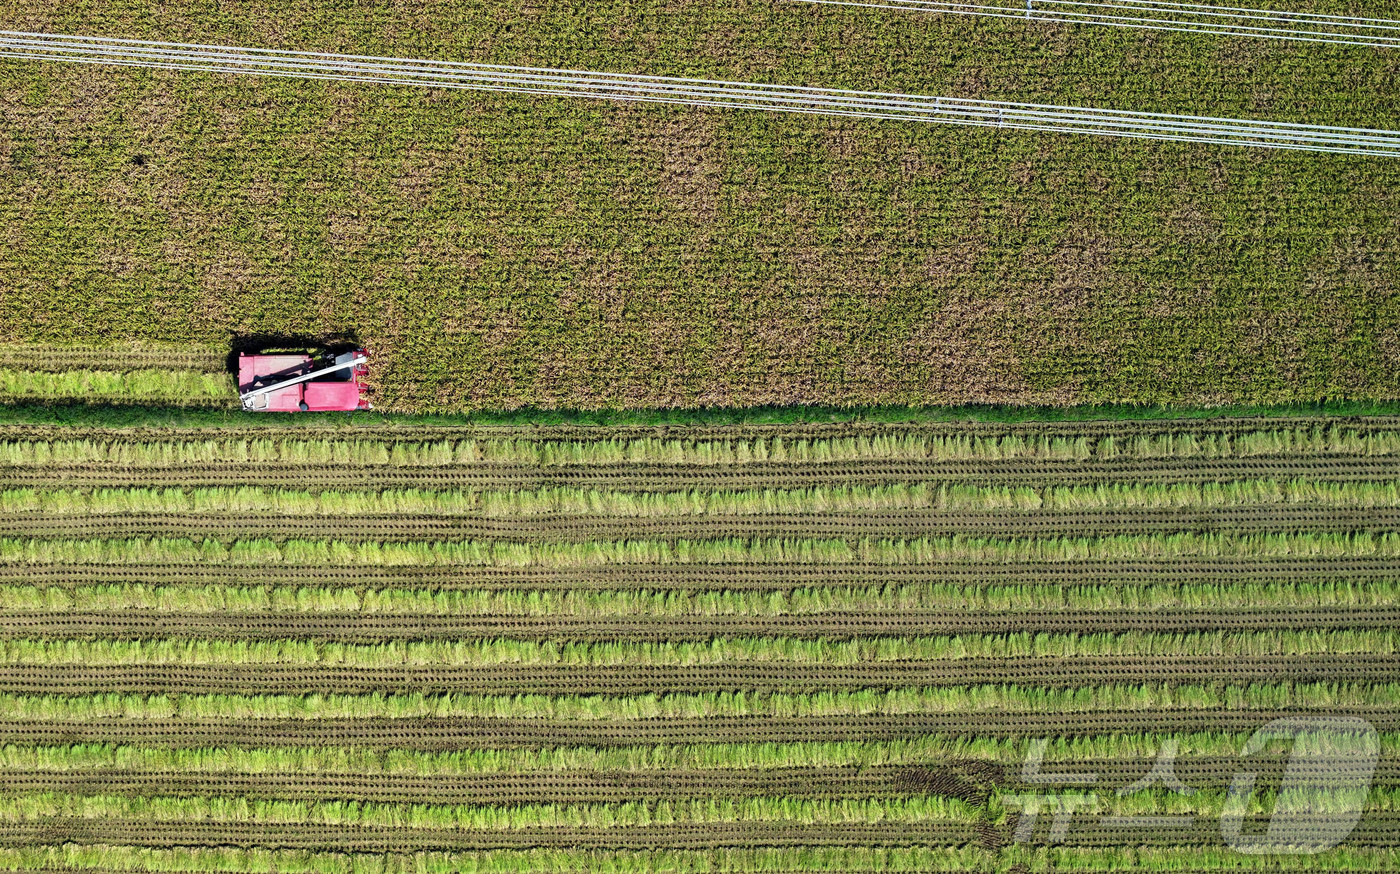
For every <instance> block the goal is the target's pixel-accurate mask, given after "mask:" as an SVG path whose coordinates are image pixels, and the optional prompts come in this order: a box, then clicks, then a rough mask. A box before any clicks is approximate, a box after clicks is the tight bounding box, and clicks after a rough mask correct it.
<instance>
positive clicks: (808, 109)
mask: <svg viewBox="0 0 1400 874" xmlns="http://www.w3.org/2000/svg"><path fill="white" fill-rule="evenodd" d="M0 57H8V58H20V59H26V60H43V61H64V62H70V63H84V64H113V65H121V66H131V67H148V68H156V69H164V70H193V71H204V72H214V73H238V74H248V75H259V76H286V77H297V78H304V79H319V80H329V81H338V82H373V83H381V84H394V85H418V86H425V85H426V86H432V87H438V88H459V89H471V90H479V91H503V92H510V93H518V94H545V95H557V96H571V97H594V98H602V99H607V100H619V101H629V102H644V103H668V104H679V105H683V106H701V107H717V108H728V109H759V110H767V111H774V112H793V113H806V114H812V115H832V116H846V117H854V118H871V119H888V120H897V121H920V122H933V123H940V124H954V125H969V126H978V127H997V128H1004V129H1007V130H1026V131H1042V132H1054V133H1079V134H1092V135H1098V136H1117V137H1133V138H1138V139H1150V140H1166V141H1178V142H1192V143H1210V144H1219V145H1238V146H1259V147H1266V148H1275V149H1294V150H1305V151H1312V152H1327V153H1335V154H1353V155H1377V156H1385V157H1400V133H1397V132H1394V131H1383V130H1369V129H1365V128H1349V127H1327V126H1321V125H1305V124H1291V123H1286V122H1270V121H1253V120H1243V119H1232V118H1214V117H1207V116H1190V115H1165V114H1160V113H1144V112H1131V111H1122V110H1112V109H1087V108H1080V107H1070V106H1047V105H1039V104H1031V103H1007V102H997V101H988V100H966V99H961V98H954V97H927V96H922V95H916V94H893V93H882V92H873V91H846V90H838V89H830V88H807V87H798V86H786V85H764V84H757V83H751V82H723V81H712V80H705V79H679V78H672V77H666V76H641V75H632V74H624V73H600V72H589V71H582V70H554V69H540V68H532V67H507V66H497V65H489V64H469V63H460V62H452V61H426V60H408V59H403V58H382V57H367V56H361V55H337V54H325V53H318V52H292V51H282V50H275V49H252V48H237V47H232V46H217V45H199V44H182V43H167V42H150V41H145V40H126V39H109V38H105V37H85V36H65V35H57V34H41V33H15V32H8V31H0Z"/></svg>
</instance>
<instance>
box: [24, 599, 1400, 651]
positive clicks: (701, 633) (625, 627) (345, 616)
mask: <svg viewBox="0 0 1400 874" xmlns="http://www.w3.org/2000/svg"><path fill="white" fill-rule="evenodd" d="M1397 626H1400V608H1392V609H1370V610H1368V609H1364V608H1337V609H1323V610H1317V609H1314V610H1305V609H1297V610H1257V609H1244V610H1237V611H1212V610H1190V609H1176V608H1171V609H1162V610H1069V609H1066V610H1061V611H1025V612H995V613H992V612H980V611H965V612H950V611H908V612H900V613H895V612H879V611H871V612H849V611H841V612H836V611H833V612H829V613H817V614H791V615H780V616H742V615H740V616H732V615H721V616H655V617H651V616H500V615H491V616H472V615H451V616H447V615H444V616H436V615H421V614H389V615H381V614H358V613H255V612H239V613H165V612H155V611H144V610H142V611H137V610H132V611H123V612H102V613H85V612H84V613H5V614H0V639H11V640H14V639H32V640H40V639H44V638H61V639H75V638H101V639H111V640H151V639H157V638H176V639H178V638H199V639H207V640H316V641H328V642H329V641H335V642H342V643H376V642H381V641H390V640H495V639H502V638H505V639H513V640H576V641H607V640H619V641H638V642H642V641H647V642H652V641H656V642H660V641H667V640H674V641H694V640H711V639H713V638H717V637H735V636H751V637H796V638H825V639H828V640H849V639H852V638H856V637H878V636H890V637H893V636H907V635H919V634H1009V633H1013V632H1024V631H1038V632H1047V633H1075V632H1080V633H1095V634H1098V633H1118V632H1128V631H1154V632H1161V633H1186V632H1193V631H1257V630H1265V629H1275V628H1286V629H1362V628H1371V629H1385V628H1394V627H1397Z"/></svg>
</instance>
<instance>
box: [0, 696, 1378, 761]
mask: <svg viewBox="0 0 1400 874" xmlns="http://www.w3.org/2000/svg"><path fill="white" fill-rule="evenodd" d="M1298 715H1306V716H1308V717H1311V718H1319V719H1325V718H1327V717H1339V716H1356V717H1360V718H1362V719H1365V720H1367V721H1368V722H1370V723H1371V724H1372V726H1374V727H1375V729H1376V730H1377V731H1381V732H1386V731H1396V730H1400V709H1397V708H1393V707H1338V708H1334V709H1329V710H1328V711H1327V712H1326V713H1325V714H1319V713H1318V712H1316V711H1315V710H1307V709H1301V708H1295V709H1280V710H1230V709H1215V710H1095V711H1086V712H1082V713H1046V712H1044V711H1029V712H995V713H993V712H977V713H902V714H893V715H883V714H881V715H861V716H828V717H805V718H795V719H786V718H769V717H755V716H747V717H744V716H741V717H729V716H715V717H705V718H699V719H638V720H611V721H584V722H580V721H570V720H552V719H474V718H461V719H459V718H436V717H423V718H411V719H320V718H318V719H230V720H190V719H150V720H142V719H84V720H80V721H76V722H52V721H36V720H4V721H0V743H13V744H37V745H44V746H50V745H61V744H83V743H112V744H133V745H137V746H151V747H162V748H167V749H199V748H202V747H222V746H230V747H244V748H259V747H290V746H346V747H365V748H370V749H381V750H388V749H400V748H402V749H412V750H421V751H427V752H436V751H449V750H461V749H507V748H509V749H540V748H544V747H560V746H599V747H615V746H633V745H637V744H703V743H715V742H720V741H728V742H735V743H765V742H770V741H771V742H774V743H796V742H800V741H846V740H860V741H871V740H880V739H899V738H916V737H922V736H925V735H946V736H949V737H990V738H1042V737H1044V738H1049V737H1059V736H1067V737H1068V736H1089V735H1104V734H1134V733H1162V734H1165V733H1183V732H1252V731H1255V730H1256V729H1259V728H1261V727H1263V726H1264V725H1265V724H1267V723H1268V722H1270V721H1272V720H1274V719H1279V718H1283V717H1285V716H1298ZM1342 727H1345V726H1342Z"/></svg>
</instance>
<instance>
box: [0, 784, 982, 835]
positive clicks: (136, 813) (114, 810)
mask: <svg viewBox="0 0 1400 874" xmlns="http://www.w3.org/2000/svg"><path fill="white" fill-rule="evenodd" d="M54 817H74V818H80V819H136V820H142V821H144V822H170V823H180V822H201V823H242V824H249V823H259V824H261V823H318V824H325V825H344V826H348V827H360V826H383V827H389V828H406V829H481V830H487V831H518V830H521V829H538V828H544V829H549V828H570V827H573V828H627V827H638V826H668V825H679V824H699V823H730V822H783V823H797V824H800V825H831V824H842V823H871V822H898V823H918V822H927V821H929V820H943V821H954V822H958V821H971V820H974V819H976V817H977V808H975V807H974V806H972V805H970V804H968V803H966V802H963V801H959V800H957V799H953V798H941V797H937V796H914V797H910V798H888V799H848V798H847V799H805V798H743V799H727V798H726V799H701V800H687V801H627V802H620V803H617V804H524V805H519V806H513V807H504V806H495V805H480V804H386V803H377V802H367V801H360V802H356V801H264V800H255V799H248V798H229V797H223V796H210V797H200V796H193V797H191V796H186V797H167V796H159V795H157V796H128V795H71V794H67V793H61V792H44V793H24V794H15V795H9V796H4V797H0V822H25V821H29V822H32V821H35V820H46V819H52V818H54Z"/></svg>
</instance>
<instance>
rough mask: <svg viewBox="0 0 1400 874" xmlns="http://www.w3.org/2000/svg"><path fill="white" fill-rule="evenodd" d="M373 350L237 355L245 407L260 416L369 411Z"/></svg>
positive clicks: (239, 382)
mask: <svg viewBox="0 0 1400 874" xmlns="http://www.w3.org/2000/svg"><path fill="white" fill-rule="evenodd" d="M368 362H369V352H368V351H367V350H365V349H355V350H353V351H350V352H341V353H326V354H323V355H310V354H306V353H277V354H264V355H248V354H241V355H239V356H238V394H239V396H240V397H241V398H242V399H243V409H245V410H249V411H252V412H257V413H296V412H302V413H307V412H310V413H321V412H333V411H345V412H349V411H353V410H368V409H371V407H370V403H369V399H368V398H367V397H366V388H367V387H366V385H365V377H367V376H368V375H369V366H368Z"/></svg>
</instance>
